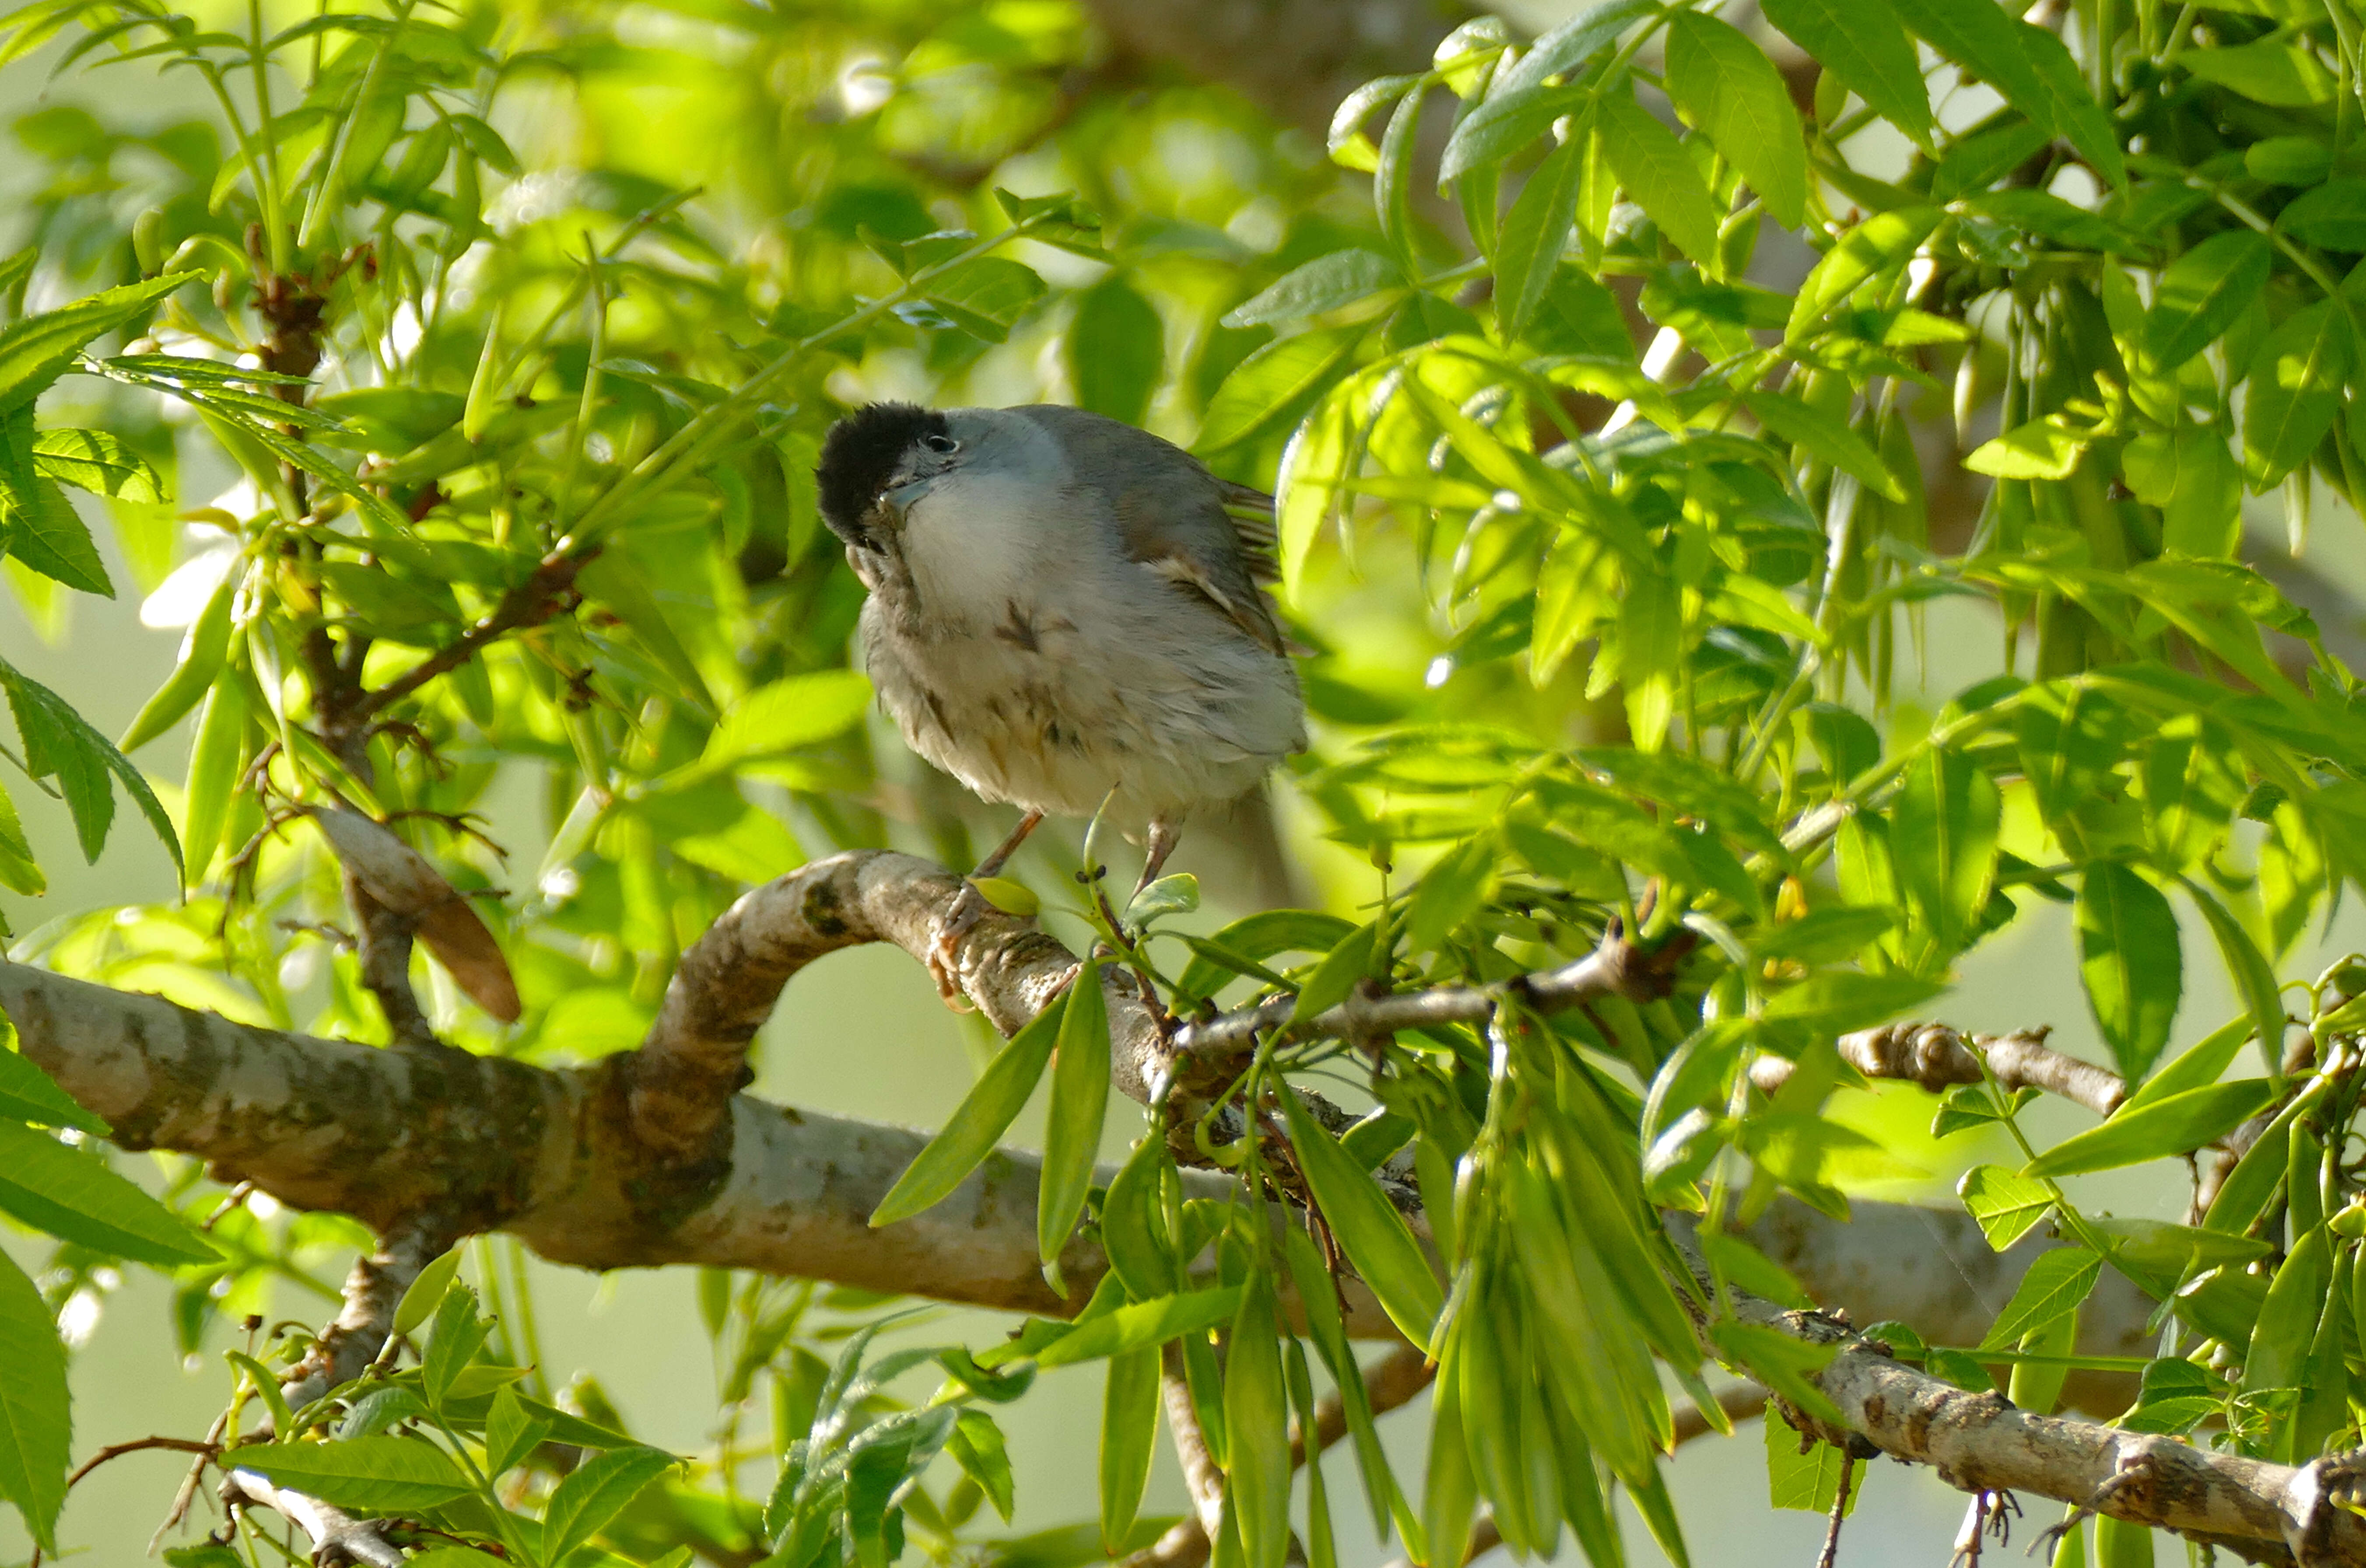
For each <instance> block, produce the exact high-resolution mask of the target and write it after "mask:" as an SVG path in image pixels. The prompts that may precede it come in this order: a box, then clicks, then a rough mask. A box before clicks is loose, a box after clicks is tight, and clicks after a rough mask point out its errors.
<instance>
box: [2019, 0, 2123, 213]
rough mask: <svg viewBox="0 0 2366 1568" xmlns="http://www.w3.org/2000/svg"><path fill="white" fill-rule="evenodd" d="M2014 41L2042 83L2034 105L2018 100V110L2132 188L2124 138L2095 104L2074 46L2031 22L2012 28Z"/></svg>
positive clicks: (2105, 174) (2117, 183)
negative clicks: (2072, 47)
mask: <svg viewBox="0 0 2366 1568" xmlns="http://www.w3.org/2000/svg"><path fill="white" fill-rule="evenodd" d="M2012 35H2013V39H2014V40H2015V41H2016V42H2017V43H2018V44H2019V45H2020V47H2021V53H2022V58H2023V59H2024V60H2026V61H2027V62H2029V67H2030V70H2031V71H2032V72H2033V73H2034V74H2035V76H2036V79H2037V96H2036V98H2035V99H2034V100H2033V101H2032V102H2030V103H2025V104H2024V103H2022V102H2021V101H2019V100H2018V99H2015V100H2014V101H2013V107H2015V108H2018V109H2020V110H2021V112H2022V113H2023V114H2025V115H2027V116H2029V118H2031V119H2033V120H2035V121H2036V122H2037V123H2039V124H2040V125H2044V126H2045V127H2047V128H2049V129H2050V130H2053V131H2054V132H2055V133H2056V134H2057V135H2059V136H2063V137H2066V138H2067V139H2068V141H2069V142H2070V144H2071V145H2072V146H2073V147H2076V148H2078V149H2079V152H2083V153H2085V154H2086V156H2087V161H2088V162H2089V163H2090V164H2093V165H2094V167H2095V168H2096V169H2098V170H2099V171H2101V174H2102V176H2103V178H2104V180H2105V181H2106V182H2107V183H2109V184H2112V185H2115V186H2122V185H2125V184H2127V179H2128V167H2127V159H2126V157H2125V156H2124V154H2123V153H2122V152H2121V151H2120V139H2119V136H2118V133H2117V132H2116V131H2115V130H2113V124H2112V117H2111V115H2110V114H2109V113H2108V112H2107V111H2106V110H2105V109H2104V107H2103V106H2102V105H2101V104H2099V103H2097V102H2096V101H2095V95H2094V94H2093V93H2092V92H2090V91H2089V90H2088V86H2087V81H2086V78H2085V76H2084V75H2082V74H2081V73H2080V72H2079V62H2078V61H2077V60H2076V59H2075V58H2073V57H2072V55H2071V53H2070V47H2069V45H2067V44H2066V43H2064V42H2063V41H2062V39H2060V38H2059V37H2057V36H2056V34H2054V33H2051V32H2048V31H2047V30H2046V29H2045V28H2041V27H2037V26H2035V25H2034V24H2033V23H2029V22H2020V21H2017V22H2014V23H2013V24H2012Z"/></svg>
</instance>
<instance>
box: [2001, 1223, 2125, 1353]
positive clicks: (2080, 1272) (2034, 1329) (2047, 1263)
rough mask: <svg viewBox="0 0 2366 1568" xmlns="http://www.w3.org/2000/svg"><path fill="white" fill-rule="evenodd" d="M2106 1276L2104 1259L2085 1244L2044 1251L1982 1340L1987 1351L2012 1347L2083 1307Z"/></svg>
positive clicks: (2023, 1277)
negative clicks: (2099, 1281) (2097, 1281)
mask: <svg viewBox="0 0 2366 1568" xmlns="http://www.w3.org/2000/svg"><path fill="white" fill-rule="evenodd" d="M2102 1277H2103V1260H2102V1258H2101V1257H2100V1256H2098V1255H2097V1254H2095V1253H2092V1252H2090V1251H2088V1250H2087V1248H2085V1247H2056V1248H2055V1249H2054V1250H2052V1251H2050V1252H2041V1253H2039V1254H2038V1255H2037V1257H2036V1258H2035V1260H2034V1261H2033V1262H2032V1263H2031V1264H2030V1266H2029V1272H2028V1273H2026V1274H2023V1275H2022V1277H2021V1283H2020V1284H2019V1285H2017V1286H2015V1287H2014V1288H2013V1292H2012V1300H2011V1301H2010V1302H2008V1303H2005V1309H2004V1311H2002V1312H2001V1313H1999V1314H1997V1320H1996V1322H1995V1323H1994V1324H1993V1325H1990V1326H1989V1331H1988V1334H1987V1335H1986V1336H1985V1337H1983V1338H1982V1339H1981V1340H1980V1348H1981V1349H1983V1350H2010V1349H2011V1348H2013V1347H2014V1346H2016V1345H2019V1344H2020V1343H2021V1342H2022V1337H2024V1336H2027V1335H2031V1334H2035V1333H2038V1332H2040V1331H2041V1330H2043V1329H2045V1327H2046V1326H2047V1325H2051V1324H2053V1323H2054V1322H2055V1321H2056V1320H2057V1319H2059V1318H2064V1317H2067V1316H2068V1315H2069V1314H2072V1313H2074V1312H2076V1311H2078V1310H2079V1303H2082V1302H2084V1301H2085V1300H2086V1299H2087V1298H2088V1297H2089V1296H2090V1295H2091V1294H2093V1293H2094V1290H2095V1281H2096V1280H2100V1279H2101V1278H2102Z"/></svg>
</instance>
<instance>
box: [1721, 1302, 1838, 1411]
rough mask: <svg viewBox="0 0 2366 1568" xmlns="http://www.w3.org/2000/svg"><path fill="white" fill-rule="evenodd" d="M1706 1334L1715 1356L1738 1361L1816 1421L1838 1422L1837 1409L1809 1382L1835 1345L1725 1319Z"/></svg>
mask: <svg viewBox="0 0 2366 1568" xmlns="http://www.w3.org/2000/svg"><path fill="white" fill-rule="evenodd" d="M1709 1337H1710V1338H1711V1339H1712V1340H1714V1341H1715V1342H1716V1344H1717V1349H1718V1357H1719V1358H1720V1359H1723V1360H1726V1361H1728V1362H1732V1363H1737V1364H1739V1365H1740V1366H1741V1367H1742V1368H1743V1369H1744V1370H1745V1371H1748V1372H1749V1373H1750V1375H1751V1376H1752V1377H1754V1378H1756V1379H1757V1380H1758V1381H1759V1382H1763V1383H1764V1384H1765V1385H1766V1386H1767V1387H1768V1388H1769V1389H1772V1390H1773V1391H1774V1392H1775V1393H1779V1394H1781V1395H1782V1396H1783V1397H1784V1398H1786V1399H1787V1400H1789V1401H1790V1402H1791V1403H1792V1404H1795V1405H1797V1407H1798V1408H1800V1409H1801V1410H1804V1411H1806V1412H1807V1413H1808V1415H1810V1416H1815V1417H1816V1418H1817V1419H1819V1420H1822V1421H1830V1422H1831V1423H1833V1424H1834V1425H1836V1426H1837V1425H1840V1424H1841V1420H1840V1409H1839V1407H1838V1406H1836V1405H1835V1404H1832V1402H1831V1398H1830V1397H1829V1396H1828V1395H1827V1394H1826V1393H1824V1391H1823V1390H1822V1389H1820V1388H1818V1387H1817V1386H1816V1385H1815V1383H1814V1382H1811V1381H1810V1374H1812V1373H1815V1372H1820V1371H1823V1370H1824V1368H1825V1367H1827V1366H1829V1365H1831V1359H1832V1357H1833V1355H1834V1354H1835V1353H1836V1352H1837V1351H1838V1350H1839V1348H1840V1347H1838V1346H1837V1345H1816V1344H1810V1343H1809V1342H1808V1341H1807V1340H1805V1339H1795V1338H1793V1337H1791V1336H1789V1335H1787V1334H1786V1333H1784V1332H1783V1331H1782V1330H1781V1329H1779V1328H1770V1327H1768V1326H1766V1325H1763V1324H1757V1323H1739V1322H1735V1321H1733V1320H1732V1319H1728V1320H1726V1321H1724V1322H1722V1323H1714V1324H1711V1325H1709Z"/></svg>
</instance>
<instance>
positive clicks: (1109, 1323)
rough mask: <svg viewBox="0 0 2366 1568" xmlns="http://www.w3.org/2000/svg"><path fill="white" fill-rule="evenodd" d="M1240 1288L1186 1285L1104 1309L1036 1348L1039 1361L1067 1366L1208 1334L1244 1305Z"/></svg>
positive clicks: (1036, 1361)
mask: <svg viewBox="0 0 2366 1568" xmlns="http://www.w3.org/2000/svg"><path fill="white" fill-rule="evenodd" d="M1240 1304H1241V1288H1240V1287H1239V1286H1238V1285H1226V1286H1224V1287H1222V1288H1221V1289H1217V1290H1207V1291H1186V1292H1183V1293H1181V1294H1179V1295H1172V1296H1160V1297H1159V1298H1157V1299H1156V1300H1155V1301H1147V1302H1139V1303H1135V1304H1133V1305H1132V1306H1121V1307H1119V1308H1118V1309H1117V1310H1116V1311H1114V1312H1110V1313H1107V1314H1103V1315H1101V1316H1099V1317H1096V1318H1094V1319H1092V1320H1091V1321H1090V1322H1088V1323H1083V1324H1079V1325H1076V1328H1074V1329H1072V1330H1070V1331H1069V1332H1068V1333H1066V1334H1065V1335H1063V1336H1061V1337H1059V1338H1057V1339H1054V1340H1053V1341H1052V1343H1051V1344H1049V1345H1047V1346H1045V1347H1044V1348H1042V1350H1040V1351H1038V1352H1036V1356H1035V1364H1036V1365H1037V1366H1039V1367H1044V1368H1051V1367H1067V1366H1074V1365H1076V1363H1077V1362H1079V1361H1097V1360H1098V1359H1101V1358H1102V1357H1104V1356H1122V1355H1125V1354H1127V1353H1128V1352H1130V1351H1134V1350H1141V1349H1145V1348H1149V1349H1155V1348H1157V1347H1158V1346H1161V1345H1164V1344H1166V1341H1168V1340H1169V1339H1174V1338H1177V1337H1180V1336H1182V1335H1186V1334H1204V1333H1206V1332H1207V1331H1208V1330H1209V1329H1211V1328H1215V1327H1217V1326H1219V1325H1223V1324H1226V1323H1230V1322H1231V1321H1232V1320H1233V1316H1234V1314H1235V1313H1237V1312H1238V1311H1239V1310H1240Z"/></svg>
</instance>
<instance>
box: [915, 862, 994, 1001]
mask: <svg viewBox="0 0 2366 1568" xmlns="http://www.w3.org/2000/svg"><path fill="white" fill-rule="evenodd" d="M987 908H989V906H988V905H987V903H986V895H985V894H983V893H980V892H979V891H978V890H977V888H976V887H975V886H973V885H972V884H971V883H970V882H969V881H968V880H967V879H966V878H964V879H963V882H962V890H961V892H960V893H959V894H958V895H956V896H955V897H954V898H953V901H952V905H951V906H950V907H949V908H947V909H946V910H945V912H944V916H943V918H942V919H940V920H938V921H937V932H936V935H935V936H934V937H933V938H931V939H930V940H929V960H928V963H929V978H930V979H932V980H934V981H936V983H937V995H938V996H939V997H941V998H943V999H944V1004H945V1006H947V1007H949V1008H951V1009H952V1010H953V1011H955V1012H975V1011H976V1010H977V1009H976V1007H975V1004H973V1003H972V1002H971V1001H970V999H969V998H968V996H967V995H966V994H965V993H964V992H963V990H962V983H961V968H960V965H959V964H958V963H957V962H956V961H957V960H958V959H959V957H960V947H961V940H962V938H963V937H965V936H967V935H968V934H969V931H970V928H971V927H972V926H974V925H975V924H977V922H978V920H979V919H980V918H981V917H982V916H984V915H985V913H986V909H987Z"/></svg>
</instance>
